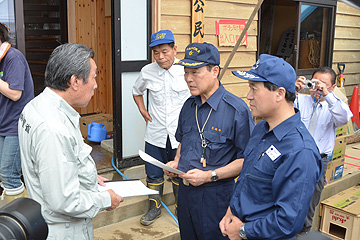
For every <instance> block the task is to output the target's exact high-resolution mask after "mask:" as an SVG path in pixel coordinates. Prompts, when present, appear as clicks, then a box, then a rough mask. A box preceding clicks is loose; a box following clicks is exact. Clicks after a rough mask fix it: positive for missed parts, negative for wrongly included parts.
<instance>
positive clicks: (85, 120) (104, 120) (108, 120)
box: [80, 113, 114, 138]
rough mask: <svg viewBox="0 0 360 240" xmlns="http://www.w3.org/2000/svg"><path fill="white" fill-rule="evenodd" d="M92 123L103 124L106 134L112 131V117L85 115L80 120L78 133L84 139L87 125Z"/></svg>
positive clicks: (106, 115) (100, 114)
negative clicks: (79, 132)
mask: <svg viewBox="0 0 360 240" xmlns="http://www.w3.org/2000/svg"><path fill="white" fill-rule="evenodd" d="M92 122H97V123H101V124H104V125H105V128H106V130H107V132H108V134H111V133H112V132H113V131H114V126H113V116H112V115H111V114H104V113H98V114H93V115H87V116H84V117H81V118H80V131H81V135H82V136H83V137H84V138H86V137H87V133H88V125H89V124H90V123H92Z"/></svg>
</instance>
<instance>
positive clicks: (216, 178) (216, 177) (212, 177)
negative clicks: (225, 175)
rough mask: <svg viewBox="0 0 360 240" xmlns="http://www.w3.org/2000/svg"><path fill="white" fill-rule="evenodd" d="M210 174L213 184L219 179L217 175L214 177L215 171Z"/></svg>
mask: <svg viewBox="0 0 360 240" xmlns="http://www.w3.org/2000/svg"><path fill="white" fill-rule="evenodd" d="M211 174H212V176H211V180H212V181H213V182H215V181H217V180H218V179H219V177H218V175H216V172H215V171H213V172H212V173H211Z"/></svg>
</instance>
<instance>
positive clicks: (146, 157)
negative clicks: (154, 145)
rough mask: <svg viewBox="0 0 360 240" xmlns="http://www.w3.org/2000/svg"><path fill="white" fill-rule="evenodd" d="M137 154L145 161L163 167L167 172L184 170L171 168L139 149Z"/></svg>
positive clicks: (180, 172) (178, 172)
mask: <svg viewBox="0 0 360 240" xmlns="http://www.w3.org/2000/svg"><path fill="white" fill-rule="evenodd" d="M139 156H140V157H141V158H142V159H143V160H144V161H145V162H148V163H151V164H153V165H155V166H157V167H159V168H162V169H165V170H167V171H169V172H172V173H176V174H179V175H180V174H185V173H184V172H182V171H180V170H178V169H175V168H172V167H169V166H167V165H165V164H164V163H162V162H160V161H159V160H157V159H155V158H153V157H152V156H150V155H149V154H147V153H145V152H143V151H141V150H139Z"/></svg>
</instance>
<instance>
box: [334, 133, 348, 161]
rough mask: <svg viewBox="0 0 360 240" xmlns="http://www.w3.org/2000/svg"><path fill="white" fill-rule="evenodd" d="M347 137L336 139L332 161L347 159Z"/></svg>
mask: <svg viewBox="0 0 360 240" xmlns="http://www.w3.org/2000/svg"><path fill="white" fill-rule="evenodd" d="M345 150H346V136H340V137H337V138H335V146H334V151H333V154H332V161H334V160H337V159H341V158H344V157H345Z"/></svg>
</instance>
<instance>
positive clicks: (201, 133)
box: [165, 43, 254, 240]
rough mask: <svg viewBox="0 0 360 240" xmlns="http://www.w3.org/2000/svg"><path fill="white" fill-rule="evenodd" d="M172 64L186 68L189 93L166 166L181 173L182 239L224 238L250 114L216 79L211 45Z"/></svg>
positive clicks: (197, 46) (193, 47) (190, 50)
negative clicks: (175, 148)
mask: <svg viewBox="0 0 360 240" xmlns="http://www.w3.org/2000/svg"><path fill="white" fill-rule="evenodd" d="M176 64H179V65H182V66H184V70H185V80H186V82H187V85H188V87H189V89H190V93H191V95H192V96H191V97H190V98H189V99H188V100H187V101H186V102H185V103H184V106H183V107H182V109H181V112H180V116H179V123H178V128H177V131H176V134H175V137H176V139H177V140H178V141H179V142H180V145H179V147H178V151H177V153H176V157H175V159H174V161H172V162H169V163H168V165H169V166H171V167H174V168H177V169H179V170H181V171H183V172H185V174H182V175H180V177H181V178H182V179H183V181H182V182H180V187H179V199H178V218H179V227H180V235H181V238H182V239H187V240H189V239H207V240H208V239H216V240H218V239H227V238H226V237H224V236H222V234H221V232H220V229H219V228H218V224H219V222H220V220H221V217H222V215H224V214H225V212H226V208H227V205H228V204H229V201H230V196H231V194H232V191H233V186H234V178H235V177H236V176H237V175H238V174H239V171H240V169H241V166H242V162H243V156H244V149H245V146H246V144H247V142H248V140H249V137H250V134H251V131H252V129H253V127H254V123H253V120H252V116H251V113H250V110H249V108H248V107H247V105H246V103H245V102H244V101H243V100H241V99H240V98H238V97H236V96H235V95H233V94H231V93H229V92H228V91H227V90H225V88H224V86H223V85H222V84H221V83H220V81H219V80H218V74H219V71H220V67H219V64H220V54H219V51H218V50H217V48H216V47H215V46H214V45H212V44H209V43H191V44H190V45H188V46H187V47H186V49H185V58H184V59H183V60H180V61H179V62H178V63H176ZM165 172H166V173H167V174H168V175H170V176H176V175H174V174H172V173H169V172H167V171H165Z"/></svg>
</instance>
